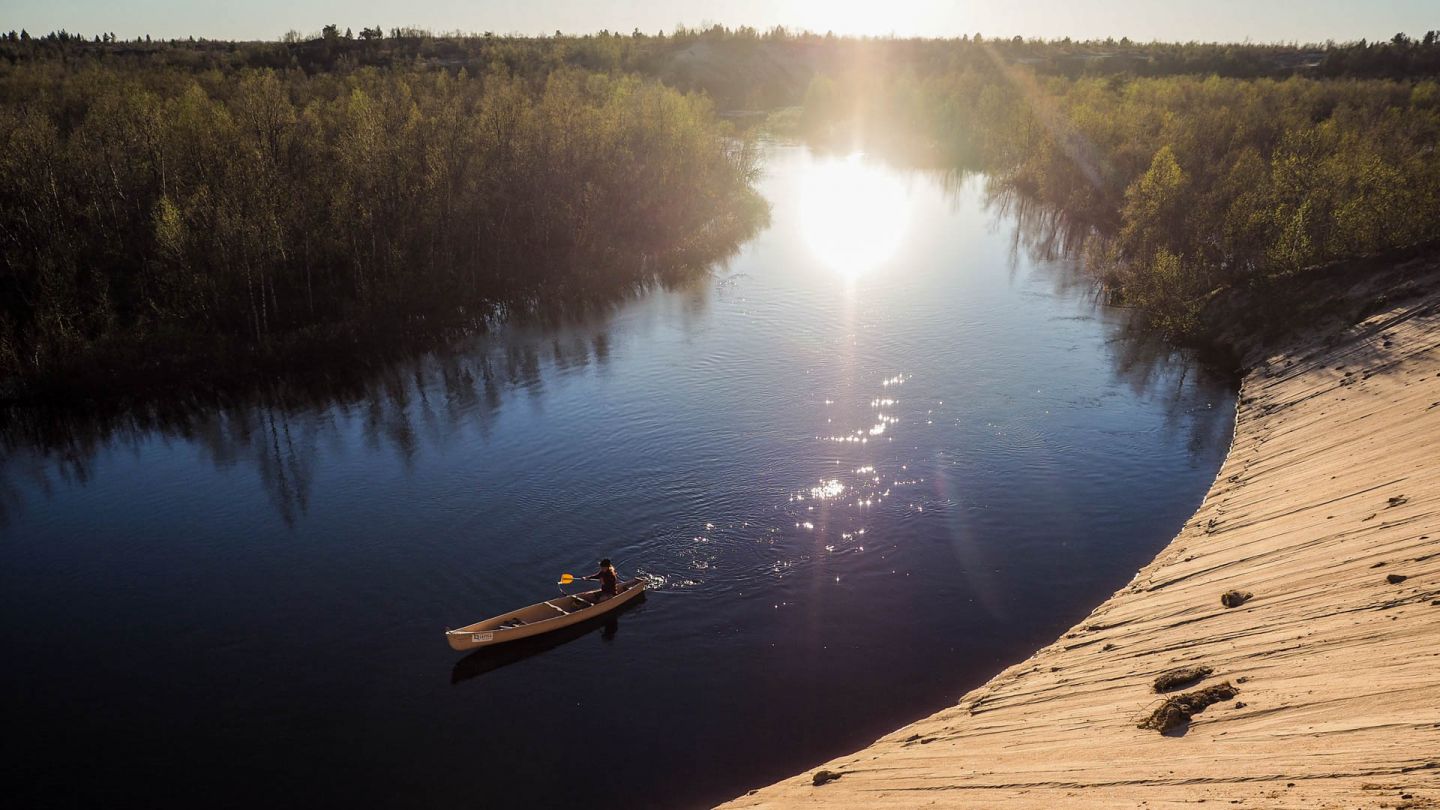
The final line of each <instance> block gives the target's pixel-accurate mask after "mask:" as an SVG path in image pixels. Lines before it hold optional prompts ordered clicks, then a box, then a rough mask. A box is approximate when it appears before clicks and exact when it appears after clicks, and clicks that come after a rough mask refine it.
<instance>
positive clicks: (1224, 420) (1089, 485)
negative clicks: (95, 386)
mask: <svg viewBox="0 0 1440 810" xmlns="http://www.w3.org/2000/svg"><path fill="white" fill-rule="evenodd" d="M763 187H764V191H765V193H766V195H767V196H768V197H769V199H770V200H771V201H772V203H773V205H774V214H773V225H772V227H771V228H770V229H769V230H768V231H766V232H765V233H763V234H762V235H760V236H759V237H758V238H756V239H755V240H754V241H753V242H751V243H750V244H748V245H747V246H746V247H745V248H744V249H743V251H742V252H741V253H740V254H739V255H738V256H737V257H736V258H734V259H733V260H732V261H731V262H730V263H729V264H728V265H727V266H725V267H721V268H717V270H716V272H715V274H714V276H713V277H710V278H705V279H703V280H700V281H698V282H696V283H694V284H692V285H689V286H686V287H684V288H681V289H672V290H664V291H657V292H654V293H650V294H647V295H645V296H643V297H641V298H639V299H638V300H635V301H632V302H630V303H628V304H626V305H624V306H622V307H620V308H618V309H617V310H616V311H614V312H613V313H610V314H608V315H606V316H604V317H596V318H594V319H592V320H590V321H587V322H583V323H578V324H573V325H570V326H566V327H563V328H548V329H541V328H512V329H510V330H508V331H505V332H503V333H500V334H492V335H489V336H485V337H481V338H474V339H470V340H468V341H466V342H464V343H463V344H462V345H459V346H456V347H454V348H453V350H447V351H445V352H441V353H436V354H433V355H430V356H427V357H424V358H420V359H418V360H416V361H414V362H412V363H410V364H407V365H402V366H400V367H398V368H391V369H388V370H386V371H383V372H379V373H376V374H375V375H374V376H373V377H372V378H370V379H367V380H365V381H364V382H363V383H360V384H354V385H350V386H349V387H346V388H343V389H340V388H337V390H334V391H330V392H327V393H325V394H324V395H323V396H313V397H310V398H308V399H305V400H304V401H299V402H297V401H295V399H294V398H293V397H292V398H291V399H290V400H289V401H287V402H285V403H278V402H277V403H271V404H257V405H247V406H243V407H241V406H237V407H232V408H226V409H210V410H200V411H198V412H185V411H183V410H181V411H179V415H176V414H169V415H167V416H165V417H164V418H159V417H155V418H147V419H141V420H134V421H129V422H123V423H120V424H118V425H110V426H94V425H92V426H86V425H64V426H60V427H59V428H57V429H54V430H53V431H52V432H51V433H50V434H49V435H48V438H47V439H45V440H44V441H40V440H33V439H24V440H21V439H16V438H15V437H14V432H13V431H12V435H11V439H10V442H9V444H8V446H7V447H6V448H5V455H4V458H3V462H0V647H3V649H4V650H5V653H6V654H5V659H6V666H4V667H3V668H0V688H3V691H4V694H5V696H6V714H7V716H8V718H9V723H8V725H9V726H10V728H11V731H10V733H9V734H7V735H6V737H5V740H4V742H3V744H0V746H3V750H0V755H3V758H4V761H5V763H6V765H5V781H6V782H8V783H10V784H9V785H8V786H7V788H6V791H5V792H6V794H7V795H11V796H19V797H20V798H21V800H22V801H21V803H22V804H23V805H24V806H76V807H81V806H83V807H95V806H122V805H123V806H142V805H143V806H150V807H162V806H163V807H179V806H206V807H240V806H247V807H253V806H268V807H310V806H334V805H338V804H340V803H342V802H343V803H351V804H353V805H355V806H367V807H368V806H392V807H522V806H534V807H559V806H574V805H577V804H581V803H583V806H586V807H591V808H606V807H620V806H627V807H630V806H636V804H637V803H638V805H639V806H682V807H683V806H696V805H703V804H705V803H707V802H713V801H718V800H723V799H725V798H729V797H731V796H734V795H738V794H739V793H742V792H744V791H745V790H747V789H749V788H751V787H756V786H758V785H760V784H763V783H767V782H769V781H772V780H774V779H776V778H780V777H784V776H787V775H790V774H792V773H794V772H797V771H799V770H801V769H803V768H806V767H808V766H811V765H814V764H817V763H819V762H820V761H822V760H824V759H827V758H829V757H832V756H835V755H838V754H842V753H844V752H846V751H847V750H849V749H852V748H854V747H856V746H859V745H862V744H865V743H867V742H869V741H870V740H872V739H874V738H875V737H876V736H879V735H881V734H884V733H887V732H889V731H891V730H893V729H895V728H897V727H899V726H900V725H903V724H904V723H907V722H909V721H911V720H915V719H917V718H919V717H921V716H923V715H926V714H928V713H930V712H933V711H935V710H937V709H940V708H942V707H944V706H945V705H947V704H949V703H952V702H953V701H954V700H955V699H957V698H958V697H959V696H960V695H961V694H962V693H963V692H965V691H966V690H968V689H970V688H971V687H974V686H976V685H978V684H979V683H981V682H983V681H984V680H985V679H987V678H988V677H989V676H990V675H993V674H994V673H995V672H996V671H998V670H999V669H1001V668H1002V667H1004V666H1006V665H1008V664H1010V663H1013V662H1015V661H1017V660H1019V659H1021V658H1023V657H1024V656H1025V655H1027V654H1029V653H1030V652H1031V651H1033V650H1034V649H1035V648H1037V647H1039V646H1041V645H1043V644H1045V643H1047V642H1049V641H1051V640H1052V639H1053V638H1055V637H1056V636H1057V634H1059V633H1060V632H1062V631H1063V630H1065V629H1066V628H1067V627H1069V626H1070V625H1071V624H1072V623H1074V622H1075V621H1077V620H1079V619H1080V618H1081V617H1083V616H1084V615H1085V614H1086V613H1087V612H1088V611H1089V610H1090V608H1091V607H1093V606H1094V605H1095V604H1096V603H1097V602H1098V601H1100V600H1101V599H1103V598H1104V597H1105V596H1107V595H1108V594H1109V593H1111V592H1112V591H1113V590H1115V589H1116V588H1118V587H1120V586H1122V585H1123V584H1124V583H1125V582H1127V581H1128V580H1129V578H1130V576H1131V575H1132V574H1133V572H1134V571H1135V569H1136V568H1137V567H1139V566H1140V565H1141V564H1143V563H1144V562H1145V561H1146V560H1148V559H1149V558H1150V557H1151V556H1153V555H1154V553H1155V552H1156V551H1157V550H1158V549H1159V548H1161V547H1162V546H1163V545H1164V544H1165V543H1166V542H1167V541H1168V540H1169V538H1170V537H1171V536H1172V534H1173V533H1174V532H1175V531H1176V530H1177V529H1178V528H1179V526H1180V525H1181V523H1182V522H1183V521H1184V520H1185V518H1186V517H1187V516H1188V515H1189V513H1190V512H1191V511H1192V510H1193V509H1194V507H1195V506H1196V504H1197V503H1198V502H1199V500H1200V498H1201V496H1202V495H1203V493H1204V490H1205V488H1206V487H1207V485H1208V484H1209V482H1210V480H1211V478H1212V477H1213V475H1214V473H1215V471H1216V469H1218V466H1219V463H1220V460H1221V458H1222V456H1223V454H1224V452H1225V449H1226V445H1227V443H1228V440H1229V435H1230V429H1231V420H1232V411H1233V399H1232V393H1231V391H1230V389H1229V387H1228V384H1227V383H1226V381H1224V380H1221V379H1218V378H1215V377H1212V376H1209V375H1207V374H1205V373H1204V372H1202V371H1201V370H1200V369H1198V368H1196V367H1195V365H1194V364H1192V363H1189V362H1187V361H1186V359H1185V358H1183V357H1177V356H1170V355H1168V354H1166V353H1165V352H1163V351H1157V350H1156V349H1155V347H1154V346H1149V345H1146V344H1144V343H1143V342H1137V341H1136V340H1133V339H1130V338H1127V337H1126V336H1125V329H1124V320H1123V317H1122V314H1121V313H1119V312H1117V311H1114V310H1107V309H1105V308H1102V307H1097V305H1096V304H1095V303H1094V302H1093V299H1092V296H1091V295H1090V292H1089V290H1088V288H1087V287H1086V286H1085V285H1084V284H1082V283H1080V282H1079V281H1078V279H1077V278H1076V273H1075V271H1074V268H1073V267H1071V266H1070V265H1069V264H1067V263H1065V262H1063V261H1061V262H1047V261H1039V260H1035V259H1033V258H1032V257H1031V251H1030V250H1029V249H1027V246H1028V245H1029V244H1030V243H1031V242H1033V241H1035V240H1043V234H1037V233H1036V229H1035V228H1034V227H1032V226H1031V224H1030V223H1028V222H1017V219H1016V218H1015V216H1014V215H1013V214H1011V213H1007V212H1004V211H1001V210H997V209H996V208H995V207H994V206H987V205H986V202H985V200H986V197H985V194H984V184H983V180H982V179H980V178H973V177H972V178H969V179H958V180H957V179H955V178H945V177H943V176H940V175H936V174H926V173H908V172H900V171H897V170H893V169H888V168H884V167H882V166H879V165H876V164H873V163H868V162H865V161H863V160H858V159H849V160H847V159H840V158H823V157H817V156H812V155H810V154H809V153H807V152H806V151H804V150H801V149H798V148H789V147H774V148H773V149H772V150H771V152H770V155H769V161H768V172H767V176H766V178H765V179H764V181H763ZM603 555H608V556H610V557H612V558H614V559H615V561H616V564H617V565H618V567H619V568H620V570H621V572H622V573H623V574H627V575H628V574H631V573H633V572H643V574H644V575H645V576H647V577H648V578H649V580H650V582H651V583H652V588H653V590H652V592H651V593H650V594H649V595H648V596H647V598H646V600H645V601H644V602H643V603H641V604H638V605H636V606H634V607H632V608H629V609H627V610H625V611H624V612H623V613H622V614H621V615H619V616H617V617H615V619H614V620H613V621H610V622H608V623H602V624H600V625H598V626H591V627H584V628H581V630H580V631H579V632H577V633H572V634H569V635H568V636H566V637H564V638H562V639H557V640H556V641H560V642H563V643H553V644H544V645H541V646H539V647H534V646H532V647H526V648H523V649H521V650H519V651H518V652H514V653H506V654H502V655H490V656H486V655H478V656H471V657H468V658H467V657H463V656H461V655H458V654H455V653H453V652H451V650H450V649H449V648H448V647H447V646H446V644H445V641H444V638H443V635H442V633H443V630H444V629H445V628H446V627H447V626H449V627H454V626H458V625H460V624H464V623H467V622H471V621H475V620H477V619H480V618H483V617H486V616H490V615H493V614H496V613H500V612H502V611H504V610H507V609H510V608H514V607H518V606H521V605H525V604H529V603H532V602H535V601H538V600H540V599H543V598H546V597H548V596H552V595H554V594H555V593H556V589H557V588H556V585H555V580H556V578H557V576H558V575H559V574H561V573H563V572H574V573H577V574H579V573H588V571H589V570H593V566H594V562H595V560H596V559H597V558H598V557H600V556H603Z"/></svg>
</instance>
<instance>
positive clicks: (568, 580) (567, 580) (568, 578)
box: [559, 574, 575, 585]
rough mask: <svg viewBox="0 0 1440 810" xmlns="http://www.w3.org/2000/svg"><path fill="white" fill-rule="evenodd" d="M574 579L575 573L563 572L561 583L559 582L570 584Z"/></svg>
mask: <svg viewBox="0 0 1440 810" xmlns="http://www.w3.org/2000/svg"><path fill="white" fill-rule="evenodd" d="M574 581H575V575H574V574H561V575H560V583H559V584H561V585H569V584H570V583H572V582H574Z"/></svg>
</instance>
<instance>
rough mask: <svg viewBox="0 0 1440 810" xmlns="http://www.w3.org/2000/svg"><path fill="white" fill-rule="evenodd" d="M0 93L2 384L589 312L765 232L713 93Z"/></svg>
mask: <svg viewBox="0 0 1440 810" xmlns="http://www.w3.org/2000/svg"><path fill="white" fill-rule="evenodd" d="M0 97H3V98H4V100H5V103H4V104H3V105H0V241H3V243H4V245H5V249H4V250H3V252H0V376H5V377H31V378H33V377H43V376H45V375H47V374H55V373H61V372H63V370H64V369H65V368H67V367H68V366H69V365H71V364H74V363H78V362H83V361H84V360H85V358H86V357H87V356H88V355H90V354H92V353H96V352H99V353H100V354H101V355H103V354H104V352H105V351H106V350H107V347H115V346H132V347H133V346H143V345H145V344H146V343H147V342H150V341H161V342H165V343H166V345H176V344H177V343H182V344H184V345H187V346H193V347H198V348H205V347H212V348H217V349H218V348H219V347H225V348H224V350H225V351H227V352H235V351H242V352H247V353H253V352H261V353H265V352H271V351H275V350H277V349H278V348H281V347H284V346H287V345H291V344H293V343H294V342H295V341H296V340H306V339H308V338H307V337H306V336H315V335H319V334H329V335H341V336H343V335H360V334H373V333H375V332H377V331H380V330H390V331H398V332H415V333H419V332H423V331H433V330H434V329H437V328H444V327H448V326H451V325H459V324H464V323H467V322H469V321H472V320H473V319H475V318H479V317H484V316H485V314H486V313H488V312H491V311H492V310H493V309H494V308H495V307H497V306H512V307H513V306H517V305H518V306H526V305H529V303H530V302H534V301H537V300H540V299H542V298H543V299H544V300H546V301H548V302H556V303H564V302H566V301H577V302H578V301H583V300H587V299H590V298H594V297H597V296H603V295H607V294H614V293H616V292H619V291H623V290H625V289H628V288H631V287H634V286H636V285H641V284H644V283H647V282H648V281H649V280H651V279H654V278H655V277H656V276H657V275H664V274H666V273H673V272H680V271H682V270H683V269H685V268H691V267H695V266H698V265H702V264H704V263H706V262H708V261H709V260H711V259H713V258H714V257H716V256H717V255H720V254H723V253H725V252H727V251H728V250H731V249H733V246H734V245H735V244H736V243H737V241H738V240H739V239H741V238H742V237H743V236H744V235H745V234H747V233H748V232H749V230H750V229H751V228H753V226H754V224H755V223H756V222H757V219H758V218H759V217H762V216H763V203H761V202H760V201H759V199H758V197H757V196H756V194H755V192H754V191H753V188H752V183H753V181H754V179H755V175H754V169H755V156H754V153H753V150H752V149H750V148H749V147H748V146H747V145H746V144H745V143H744V142H743V141H737V140H735V139H733V138H732V137H730V136H729V135H728V133H727V128H726V126H725V125H724V124H723V123H721V122H719V121H718V120H717V119H716V117H715V115H714V113H713V110H712V109H711V106H710V104H709V102H708V101H707V100H706V99H705V98H703V97H700V96H687V95H682V94H680V93H678V92H676V91H674V90H670V89H667V88H665V87H663V86H661V85H658V84H656V83H654V82H652V81H645V80H643V79H640V78H637V77H634V76H625V75H602V74H595V73H591V72H588V71H584V70H581V69H578V68H559V69H556V70H554V71H551V72H550V73H549V74H548V75H547V76H546V77H545V79H544V80H543V81H542V82H538V83H537V82H531V81H527V80H525V79H523V78H519V77H516V76H514V75H512V74H511V73H510V72H509V71H508V70H507V69H505V68H504V67H503V66H497V67H495V68H494V69H493V70H487V71H484V72H482V73H479V74H476V75H472V74H470V73H469V72H467V71H461V72H459V73H458V74H451V73H448V72H443V71H441V72H436V71H420V70H400V69H391V70H379V69H374V68H363V69H359V70H354V71H350V72H345V73H330V74H320V75H313V76H312V75H307V74H305V73H303V72H299V71H284V72H278V71H273V70H269V69H254V70H252V69H245V70H240V71H237V72H202V73H196V74H186V73H181V72H177V71H175V70H174V69H172V68H168V67H161V68H147V67H135V68H124V69H121V68H116V67H94V66H87V67H83V68H78V69H67V68H66V67H64V66H61V65H58V64H56V63H51V62H37V63H34V64H22V65H19V66H17V67H15V68H14V69H12V70H10V71H9V72H8V73H5V74H3V75H0ZM97 356H98V355H97Z"/></svg>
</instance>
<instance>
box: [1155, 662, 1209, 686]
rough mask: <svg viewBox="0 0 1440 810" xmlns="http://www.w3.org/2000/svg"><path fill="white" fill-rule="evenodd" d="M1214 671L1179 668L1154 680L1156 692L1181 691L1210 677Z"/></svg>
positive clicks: (1197, 668) (1206, 668)
mask: <svg viewBox="0 0 1440 810" xmlns="http://www.w3.org/2000/svg"><path fill="white" fill-rule="evenodd" d="M1214 671H1215V670H1213V669H1211V668H1210V667H1181V668H1180V669H1172V670H1170V671H1169V672H1163V673H1161V674H1160V676H1159V677H1157V678H1156V679H1155V691H1156V692H1169V691H1170V690H1172V689H1181V688H1184V687H1186V686H1190V685H1191V684H1194V683H1195V682H1197V681H1202V680H1204V679H1206V678H1208V677H1210V673H1212V672H1214Z"/></svg>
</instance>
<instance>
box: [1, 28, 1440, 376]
mask: <svg viewBox="0 0 1440 810" xmlns="http://www.w3.org/2000/svg"><path fill="white" fill-rule="evenodd" d="M1437 80H1440V42H1437V34H1436V32H1433V31H1432V32H1428V33H1426V34H1424V35H1423V36H1422V37H1419V38H1413V39H1412V38H1410V37H1408V36H1406V35H1404V34H1399V35H1396V37H1394V38H1393V39H1391V40H1388V41H1384V42H1376V43H1369V42H1363V41H1361V42H1352V43H1340V44H1336V43H1324V44H1319V45H1248V44H1247V45H1222V44H1204V43H1188V44H1172V43H1148V44H1138V43H1132V42H1129V41H1128V40H1120V41H1113V40H1107V41H1103V42H1094V41H1092V42H1071V41H1069V40H1063V41H1048V42H1045V41H1028V40H1023V39H1019V38H1015V39H1002V40H990V39H985V38H983V37H981V36H979V35H976V36H974V37H964V38H962V39H952V40H895V39H847V38H837V37H834V36H833V35H819V34H812V33H805V32H790V31H785V30H784V29H773V30H771V31H766V32H760V31H755V30H754V29H745V28H741V29H735V30H731V29H724V28H721V27H718V26H717V27H714V28H710V29H704V30H687V29H677V30H676V31H674V32H672V33H669V34H666V33H663V32H662V33H659V34H656V35H646V34H642V33H640V32H638V31H636V32H632V33H630V34H624V35H622V34H617V33H611V32H601V33H599V34H594V35H586V36H567V35H563V34H561V33H560V32H556V36H554V37H537V38H525V37H503V36H494V35H492V34H483V35H474V36H435V35H433V34H430V33H428V32H423V31H413V30H407V29H398V28H397V29H389V30H388V31H387V30H384V29H382V28H381V27H380V26H374V27H368V26H367V27H362V28H361V29H360V33H359V34H358V35H357V34H356V33H354V31H353V29H344V30H342V29H341V28H340V27H339V26H327V27H326V28H325V29H324V30H323V31H321V32H319V33H317V34H316V35H314V36H305V35H298V34H293V33H292V34H291V35H287V36H286V37H285V38H284V39H283V40H282V41H278V42H260V43H234V42H207V41H203V40H201V41H166V42H160V41H153V42H152V41H150V40H149V38H144V39H143V40H132V41H121V40H117V39H116V38H115V37H114V36H113V35H110V34H103V35H97V36H94V37H93V38H91V37H85V36H80V35H77V34H71V33H67V32H53V33H50V34H47V35H44V36H32V35H30V34H29V33H28V32H10V33H8V34H4V35H0V144H3V154H0V242H3V244H4V250H3V251H0V380H3V381H4V391H0V393H8V394H11V395H14V394H15V393H16V392H23V391H25V390H28V389H38V388H40V387H43V386H44V385H51V384H55V383H56V382H57V381H70V382H73V381H75V380H79V379H82V378H83V379H87V380H88V379H91V378H95V376H96V375H97V374H98V375H99V376H98V379H99V380H100V382H101V384H102V385H103V384H105V382H106V381H114V380H117V379H119V375H121V374H122V373H123V374H130V375H134V374H135V373H136V372H137V371H145V370H147V369H148V370H149V371H150V372H151V373H152V376H154V377H156V378H158V379H165V378H167V377H171V378H173V377H179V376H184V375H187V374H188V375H192V376H193V375H195V374H197V373H200V372H201V371H204V370H206V369H213V368H215V367H216V365H215V364H214V363H213V362H212V361H214V360H215V359H217V358H223V359H225V360H226V361H227V363H229V364H230V365H229V367H230V368H233V367H236V366H244V365H245V364H247V363H257V362H261V361H265V360H267V359H274V358H278V359H280V360H283V361H286V362H290V363H292V364H293V362H295V361H296V358H298V357H300V356H302V355H306V354H309V355H312V356H314V357H316V358H324V357H327V356H329V353H333V350H334V349H335V348H336V347H341V346H346V345H361V344H364V345H367V346H373V345H375V343H376V342H386V341H390V340H392V339H394V338H396V337H397V336H424V335H429V334H434V333H435V332H437V331H443V330H448V329H465V328H473V327H474V326H475V325H476V324H477V323H482V322H484V320H485V319H486V318H490V317H493V316H495V315H496V314H497V313H498V314H503V313H504V312H506V311H509V310H512V309H514V308H535V307H541V306H556V305H561V306H563V305H578V304H581V303H584V302H591V301H594V300H597V299H603V298H606V297H609V296H613V295H615V294H617V293H618V292H622V291H624V290H627V289H634V288H635V287H637V286H641V285H644V284H646V283H649V282H651V281H653V280H655V279H658V278H664V277H667V276H673V275H674V274H676V273H680V272H684V271H686V270H691V271H693V270H695V269H697V268H703V267H704V266H706V265H707V264H708V263H710V262H711V261H713V260H714V259H715V258H717V257H720V256H723V255H725V254H726V253H727V252H729V251H732V250H734V249H735V247H736V246H737V245H738V244H739V243H740V242H741V241H743V240H744V239H745V238H746V237H747V235H748V234H750V233H752V232H753V231H754V230H755V228H756V227H758V226H759V225H760V223H762V222H763V221H764V218H765V204H764V202H763V201H762V200H760V199H759V197H758V196H757V194H756V192H755V191H754V186H753V184H754V181H755V179H756V176H757V171H758V165H757V157H756V151H755V148H754V138H755V136H756V132H755V131H754V130H753V129H751V130H746V131H742V130H738V129H737V128H736V126H735V125H734V124H733V123H732V121H734V122H739V121H755V120H757V115H758V116H759V120H763V119H764V118H765V117H766V116H767V115H768V124H769V128H770V130H771V131H773V132H777V133H782V134H789V135H793V136H798V137H803V138H805V139H808V140H810V141H812V142H814V143H816V144H817V145H828V146H833V147H836V148H842V149H852V148H866V149H873V150H881V151H884V152H887V153H889V154H891V155H892V156H894V158H895V159H897V160H905V161H911V162H917V163H922V164H923V165H926V166H930V167H940V168H950V169H960V170H978V171H984V172H986V173H987V174H988V175H989V177H990V180H991V183H992V184H993V188H994V190H995V191H996V193H997V194H1013V195H1020V196H1022V197H1023V198H1025V199H1026V200H1027V201H1029V202H1030V203H1033V204H1036V205H1040V206H1044V207H1045V209H1046V210H1048V211H1050V212H1052V219H1053V222H1054V223H1055V225H1054V230H1055V238H1054V240H1053V242H1054V247H1055V249H1056V250H1057V251H1063V252H1071V253H1076V254H1083V255H1084V257H1085V261H1086V265H1087V266H1088V267H1089V268H1090V269H1091V270H1092V271H1093V272H1094V273H1095V275H1096V277H1097V278H1098V279H1099V280H1100V282H1101V283H1102V284H1103V285H1104V289H1105V290H1106V291H1107V293H1108V294H1109V296H1110V298H1111V300H1113V301H1115V302H1117V303H1123V304H1126V305H1130V306H1133V307H1135V308H1136V309H1137V310H1138V311H1140V312H1142V313H1143V314H1144V315H1145V316H1146V319H1147V320H1148V322H1149V323H1150V324H1152V325H1153V326H1154V327H1155V328H1156V329H1158V330H1160V331H1161V332H1163V333H1165V334H1166V335H1168V336H1170V337H1172V338H1174V339H1176V340H1196V339H1202V338H1203V336H1204V335H1205V333H1206V332H1207V331H1212V330H1213V329H1214V328H1215V326H1216V325H1215V324H1211V323H1207V316H1206V307H1207V305H1208V303H1209V302H1210V301H1211V300H1212V299H1213V298H1214V297H1215V295H1216V294H1217V293H1218V292H1220V291H1223V290H1227V289H1236V288H1243V287H1245V286H1247V285H1254V284H1264V285H1266V288H1267V290H1268V291H1269V292H1267V294H1270V295H1276V296H1279V297H1280V300H1282V301H1283V295H1284V290H1285V285H1284V284H1283V279H1284V278H1285V277H1286V276H1287V275H1288V274H1294V273H1297V272H1300V271H1302V270H1304V269H1305V268H1308V267H1312V266H1315V265H1318V264H1323V263H1326V262H1334V261H1339V260H1346V259H1349V258H1354V257H1360V256H1369V255H1374V254H1377V253H1381V254H1383V253H1385V252H1387V251H1393V250H1398V249H1404V248H1407V247H1413V246H1415V245H1422V244H1425V243H1428V242H1431V241H1434V240H1436V239H1440V156H1437V155H1436V145H1437V143H1440V83H1437ZM737 113H738V115H736V114H737ZM1277 280H1280V283H1277ZM186 361H188V362H189V365H188V366H187V365H186ZM82 372H84V373H83V374H82ZM86 375H89V376H88V377H87V376H86ZM141 376H142V377H143V376H144V375H143V374H142V375H141Z"/></svg>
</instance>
